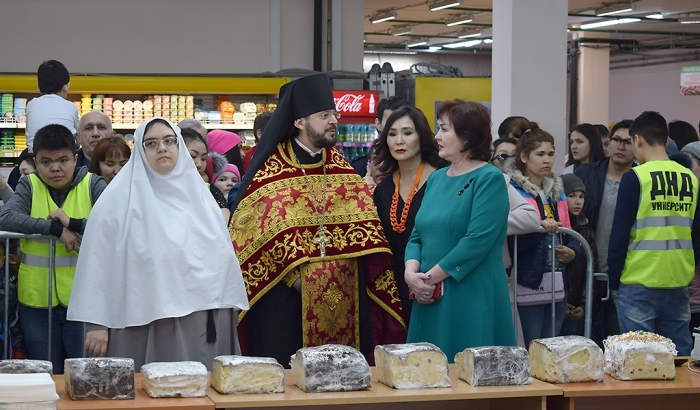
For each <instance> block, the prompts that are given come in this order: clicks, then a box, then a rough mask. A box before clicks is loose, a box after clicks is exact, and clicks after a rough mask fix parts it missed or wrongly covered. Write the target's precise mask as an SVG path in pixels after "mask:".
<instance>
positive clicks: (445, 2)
mask: <svg viewBox="0 0 700 410" xmlns="http://www.w3.org/2000/svg"><path fill="white" fill-rule="evenodd" d="M461 4H462V0H441V1H434V2H432V3H429V4H428V7H430V11H438V10H443V9H446V8H450V7H455V6H459V5H461Z"/></svg>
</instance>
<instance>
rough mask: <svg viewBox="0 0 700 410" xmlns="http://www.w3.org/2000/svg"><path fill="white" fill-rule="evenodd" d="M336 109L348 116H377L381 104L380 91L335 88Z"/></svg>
mask: <svg viewBox="0 0 700 410" xmlns="http://www.w3.org/2000/svg"><path fill="white" fill-rule="evenodd" d="M333 99H334V100H335V109H336V110H338V112H339V113H340V114H341V115H343V116H348V117H376V116H377V104H379V92H378V91H362V90H348V91H343V90H333Z"/></svg>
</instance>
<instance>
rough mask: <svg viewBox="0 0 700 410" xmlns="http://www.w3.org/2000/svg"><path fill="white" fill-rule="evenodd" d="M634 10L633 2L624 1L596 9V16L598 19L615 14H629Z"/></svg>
mask: <svg viewBox="0 0 700 410" xmlns="http://www.w3.org/2000/svg"><path fill="white" fill-rule="evenodd" d="M634 8H635V5H634V3H632V2H631V1H624V2H621V3H615V4H611V5H609V6H605V7H601V8H599V9H596V11H595V15H596V16H598V17H603V16H611V15H613V14H619V13H627V12H628V11H632V10H634Z"/></svg>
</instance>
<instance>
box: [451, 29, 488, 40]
mask: <svg viewBox="0 0 700 410" xmlns="http://www.w3.org/2000/svg"><path fill="white" fill-rule="evenodd" d="M483 34H484V32H483V31H482V30H481V29H478V28H475V29H469V30H462V31H460V32H459V33H457V38H469V37H479V36H481V35H483Z"/></svg>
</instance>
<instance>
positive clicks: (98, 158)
mask: <svg viewBox="0 0 700 410" xmlns="http://www.w3.org/2000/svg"><path fill="white" fill-rule="evenodd" d="M120 156H121V157H125V158H129V157H130V156H131V149H130V148H129V146H128V145H127V144H126V142H124V140H123V139H121V138H119V137H108V138H103V139H101V140H100V141H99V142H98V143H97V145H95V150H94V151H93V153H92V161H91V162H90V172H92V173H93V174H97V175H100V176H102V172H101V171H100V162H104V161H106V160H107V158H119V157H120Z"/></svg>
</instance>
